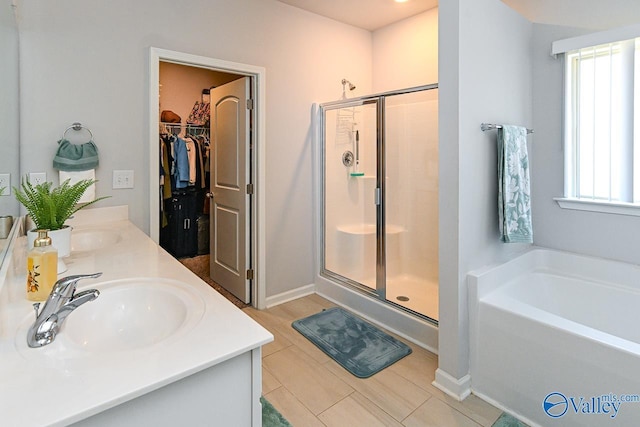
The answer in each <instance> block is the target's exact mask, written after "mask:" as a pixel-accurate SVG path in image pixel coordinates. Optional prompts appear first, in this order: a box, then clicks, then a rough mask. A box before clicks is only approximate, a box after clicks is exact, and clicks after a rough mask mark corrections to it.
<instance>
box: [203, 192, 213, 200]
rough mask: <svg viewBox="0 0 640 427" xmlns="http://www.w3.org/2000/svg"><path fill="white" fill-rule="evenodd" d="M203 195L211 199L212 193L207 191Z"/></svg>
mask: <svg viewBox="0 0 640 427" xmlns="http://www.w3.org/2000/svg"><path fill="white" fill-rule="evenodd" d="M205 196H206V197H207V198H209V199H213V193H211V192H207V193H206V194H205Z"/></svg>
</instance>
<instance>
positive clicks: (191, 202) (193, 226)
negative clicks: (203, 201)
mask: <svg viewBox="0 0 640 427" xmlns="http://www.w3.org/2000/svg"><path fill="white" fill-rule="evenodd" d="M165 214H166V216H167V226H166V227H164V228H163V229H162V231H161V237H160V242H161V245H162V247H163V248H165V249H166V250H167V251H168V252H169V253H171V254H172V255H173V256H175V257H176V258H182V257H192V256H195V255H196V254H197V253H198V224H197V222H196V220H197V218H198V217H197V214H196V193H195V192H194V191H188V190H187V191H179V192H174V193H173V195H172V197H171V198H170V199H168V200H167V201H166V210H165Z"/></svg>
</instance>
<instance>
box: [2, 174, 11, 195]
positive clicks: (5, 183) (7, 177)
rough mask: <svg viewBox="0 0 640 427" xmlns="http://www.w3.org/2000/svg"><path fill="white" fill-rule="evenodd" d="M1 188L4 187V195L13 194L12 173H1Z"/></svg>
mask: <svg viewBox="0 0 640 427" xmlns="http://www.w3.org/2000/svg"><path fill="white" fill-rule="evenodd" d="M0 188H4V191H3V192H2V195H3V196H10V195H11V174H10V173H0Z"/></svg>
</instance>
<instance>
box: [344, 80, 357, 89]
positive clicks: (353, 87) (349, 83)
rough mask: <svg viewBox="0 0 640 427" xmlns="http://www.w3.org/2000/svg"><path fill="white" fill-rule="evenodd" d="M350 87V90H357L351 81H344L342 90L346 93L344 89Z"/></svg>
mask: <svg viewBox="0 0 640 427" xmlns="http://www.w3.org/2000/svg"><path fill="white" fill-rule="evenodd" d="M347 84H348V85H349V90H354V89H355V88H356V85H354V84H353V83H351V82H350V81H349V80H347V79H342V90H343V91H344V87H345V85H347Z"/></svg>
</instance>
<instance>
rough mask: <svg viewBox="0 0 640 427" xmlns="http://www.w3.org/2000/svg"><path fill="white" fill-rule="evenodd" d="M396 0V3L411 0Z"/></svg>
mask: <svg viewBox="0 0 640 427" xmlns="http://www.w3.org/2000/svg"><path fill="white" fill-rule="evenodd" d="M395 1H396V3H406V2H408V1H409V0H395Z"/></svg>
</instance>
